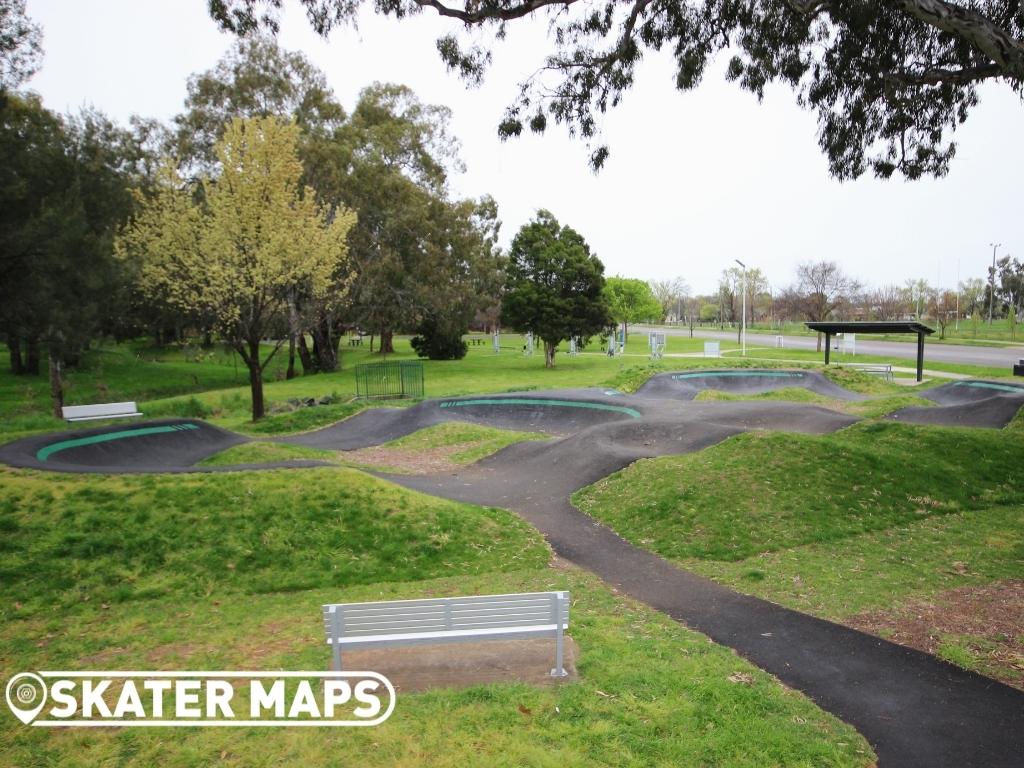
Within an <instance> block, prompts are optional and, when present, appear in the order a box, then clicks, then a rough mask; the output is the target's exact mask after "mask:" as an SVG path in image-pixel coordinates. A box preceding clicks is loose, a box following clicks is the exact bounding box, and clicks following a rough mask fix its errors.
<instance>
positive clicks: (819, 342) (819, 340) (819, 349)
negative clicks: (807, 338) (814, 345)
mask: <svg viewBox="0 0 1024 768" xmlns="http://www.w3.org/2000/svg"><path fill="white" fill-rule="evenodd" d="M818 351H819V352H821V334H820V333H819V334H818Z"/></svg>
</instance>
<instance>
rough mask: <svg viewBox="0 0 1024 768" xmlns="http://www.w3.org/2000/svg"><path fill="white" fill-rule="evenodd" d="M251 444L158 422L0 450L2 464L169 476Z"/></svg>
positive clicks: (193, 422) (215, 431)
mask: <svg viewBox="0 0 1024 768" xmlns="http://www.w3.org/2000/svg"><path fill="white" fill-rule="evenodd" d="M247 440H248V438H245V437H242V436H241V435H236V434H235V433H233V432H228V431H227V430H225V429H221V428H220V427H215V426H213V425H212V424H207V423H206V422H205V421H200V420H198V419H155V420H147V421H144V422H131V423H125V424H118V425H112V426H104V427H97V428H94V429H76V430H68V431H66V432H56V433H52V434H48V435H35V436H33V437H26V438H23V439H21V440H15V441H14V442H12V443H7V444H6V445H2V446H0V461H2V462H3V463H5V464H9V465H10V466H13V467H26V468H31V469H46V470H51V471H55V472H103V473H110V472H167V471H174V470H181V469H185V468H188V467H191V466H192V465H193V464H195V463H196V462H198V461H201V460H202V459H205V458H206V457H208V456H212V455H213V454H215V453H219V452H220V451H223V450H224V449H225V448H230V447H231V446H233V445H239V444H240V443H244V442H247Z"/></svg>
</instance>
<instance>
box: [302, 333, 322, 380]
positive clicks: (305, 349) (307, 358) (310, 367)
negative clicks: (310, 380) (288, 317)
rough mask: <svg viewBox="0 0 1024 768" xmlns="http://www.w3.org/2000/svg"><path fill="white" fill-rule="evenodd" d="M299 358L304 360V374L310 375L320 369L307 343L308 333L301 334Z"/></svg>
mask: <svg viewBox="0 0 1024 768" xmlns="http://www.w3.org/2000/svg"><path fill="white" fill-rule="evenodd" d="M299 360H301V361H302V375H303V376H309V375H310V374H312V373H317V372H318V371H319V370H320V369H319V368H318V367H317V364H316V361H315V360H314V359H313V355H311V354H310V352H309V346H308V345H307V344H306V334H304V333H300V334H299Z"/></svg>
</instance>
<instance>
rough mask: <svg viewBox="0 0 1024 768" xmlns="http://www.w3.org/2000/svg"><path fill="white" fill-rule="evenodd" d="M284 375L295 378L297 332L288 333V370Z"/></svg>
mask: <svg viewBox="0 0 1024 768" xmlns="http://www.w3.org/2000/svg"><path fill="white" fill-rule="evenodd" d="M284 377H285V378H286V379H294V378H295V334H288V370H286V371H285V372H284Z"/></svg>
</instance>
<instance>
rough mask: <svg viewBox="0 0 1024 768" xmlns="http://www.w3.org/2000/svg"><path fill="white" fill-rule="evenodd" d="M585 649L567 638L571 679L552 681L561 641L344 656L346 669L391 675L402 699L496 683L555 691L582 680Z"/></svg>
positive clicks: (506, 642) (427, 647)
mask: <svg viewBox="0 0 1024 768" xmlns="http://www.w3.org/2000/svg"><path fill="white" fill-rule="evenodd" d="M578 656H579V649H578V648H577V646H576V643H575V642H574V641H573V639H572V638H571V637H569V636H568V635H566V637H565V658H564V661H563V663H564V665H565V671H566V672H568V673H569V676H568V677H552V676H551V668H552V666H553V664H554V661H555V658H554V657H555V641H554V640H551V639H548V638H544V639H535V640H495V641H489V642H481V643H459V645H458V646H456V650H453V647H452V646H451V645H421V646H415V647H410V648H379V649H371V650H365V651H349V652H347V653H343V654H342V665H343V667H344V668H346V669H372V670H374V671H375V672H380V673H381V674H383V675H385V676H386V677H387V678H388V679H389V680H390V681H391V682H392V684H394V686H395V689H396V690H397V691H398V692H399V693H411V692H414V691H429V690H432V689H434V688H468V687H470V686H474V685H489V684H491V683H509V682H523V683H528V684H530V685H552V684H555V683H559V682H565V681H572V680H576V679H577V674H576V659H577V657H578Z"/></svg>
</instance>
